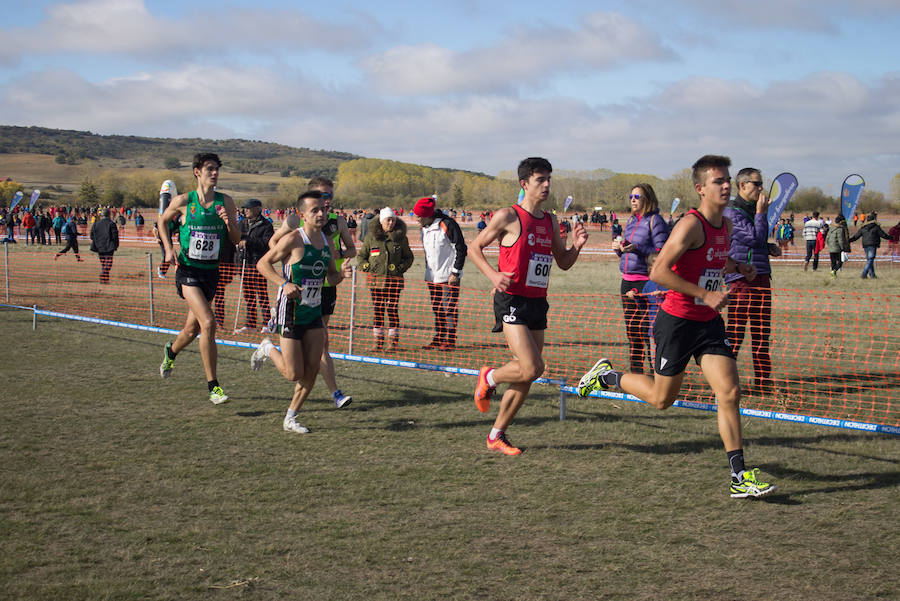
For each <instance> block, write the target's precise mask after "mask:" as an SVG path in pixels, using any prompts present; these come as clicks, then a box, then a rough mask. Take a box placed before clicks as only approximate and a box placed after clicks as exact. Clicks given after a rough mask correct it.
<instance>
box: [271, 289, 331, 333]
mask: <svg viewBox="0 0 900 601" xmlns="http://www.w3.org/2000/svg"><path fill="white" fill-rule="evenodd" d="M323 290H324V289H323ZM324 327H325V322H323V321H322V318H321V317H316V318H315V319H314V320H312V321H310V322H309V323H300V324H297V323H286V324H284V325H283V326H281V336H282V337H283V338H291V339H293V340H303V337H304V336H306V333H307V332H308V331H309V330H317V329H319V328H324Z"/></svg>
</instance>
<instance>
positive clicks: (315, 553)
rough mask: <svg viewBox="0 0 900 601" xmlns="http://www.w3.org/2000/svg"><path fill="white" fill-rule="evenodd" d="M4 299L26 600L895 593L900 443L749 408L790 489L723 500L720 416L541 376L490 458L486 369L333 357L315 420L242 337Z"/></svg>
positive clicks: (763, 457) (3, 570)
mask: <svg viewBox="0 0 900 601" xmlns="http://www.w3.org/2000/svg"><path fill="white" fill-rule="evenodd" d="M31 324H32V316H31V314H30V313H29V312H26V311H19V310H0V331H2V332H3V335H4V342H5V344H4V349H5V350H4V352H3V354H2V357H3V366H4V368H3V376H4V377H3V382H4V386H3V394H2V395H0V399H2V400H0V407H2V416H3V419H2V428H0V453H2V456H0V458H2V459H0V461H2V466H3V468H2V469H3V479H2V483H3V485H2V487H0V506H2V511H0V544H2V548H3V550H4V552H3V554H2V559H0V590H2V591H3V598H5V599H29V600H31V599H54V600H55V599H315V600H320V599H341V600H343V599H348V600H353V599H360V600H362V599H386V600H387V599H560V600H563V599H648V600H650V599H745V598H758V599H774V598H779V599H816V600H819V599H825V600H830V599H834V600H846V599H896V598H897V597H898V592H897V591H898V590H900V576H898V572H897V566H896V560H897V557H898V556H900V555H898V552H900V549H898V540H900V537H898V535H900V527H898V520H897V514H898V509H900V502H898V501H897V495H898V492H900V491H898V487H900V446H898V443H900V441H898V439H897V438H896V437H891V436H883V435H869V434H863V433H858V432H851V431H843V430H836V429H831V428H820V427H814V426H800V425H793V424H788V423H780V422H772V421H767V420H757V419H748V418H745V420H744V427H745V438H746V449H747V456H748V460H749V462H750V463H751V464H753V465H759V466H761V467H762V469H763V471H764V472H765V474H766V475H767V477H771V478H772V479H773V481H774V482H776V483H777V485H778V487H779V490H778V491H777V492H776V493H774V494H772V495H771V496H769V497H768V498H765V499H758V500H736V499H730V498H729V497H728V494H727V481H728V474H727V467H726V465H727V464H726V460H725V456H724V452H723V451H722V448H721V443H720V441H719V438H718V434H717V430H716V423H715V417H714V416H713V415H711V414H707V413H702V412H695V411H686V410H678V409H673V410H670V411H668V412H664V413H663V412H656V411H654V410H651V409H650V408H648V407H646V406H644V405H638V404H633V403H621V402H616V403H612V402H609V401H601V400H588V399H585V400H582V399H576V398H572V397H570V398H569V419H568V420H566V421H565V422H560V421H559V420H558V392H557V391H556V390H554V389H553V388H550V387H540V386H536V387H535V389H534V392H533V394H532V397H531V398H530V399H529V401H528V402H527V403H526V406H525V407H524V408H523V410H522V412H521V413H520V414H519V417H518V418H517V420H516V422H515V424H514V427H513V428H511V430H510V437H511V439H512V440H513V442H514V443H516V444H518V445H520V446H522V447H524V448H525V449H526V452H525V453H524V454H523V455H522V456H521V457H517V458H508V457H504V456H499V455H495V454H490V453H488V452H487V451H486V450H485V449H484V438H485V435H486V434H487V431H488V429H489V427H490V421H491V419H492V416H483V415H481V414H479V413H478V412H477V411H475V409H474V406H473V403H472V400H471V390H472V387H473V383H474V381H473V379H472V378H469V377H460V376H452V377H447V376H443V375H440V374H434V373H430V372H420V371H411V370H403V369H392V368H385V367H376V366H366V365H360V364H355V363H354V364H347V363H343V362H338V363H337V369H338V378H339V382H341V384H342V386H343V387H344V388H345V389H347V390H348V391H351V392H352V393H353V394H354V395H355V397H356V400H355V401H354V403H353V404H352V405H351V406H350V407H349V408H348V409H345V410H340V411H338V410H336V409H334V408H333V406H332V405H331V404H330V403H328V402H326V401H325V400H323V399H324V398H325V397H326V395H327V391H326V390H325V389H324V387H323V386H321V385H320V386H318V387H317V388H316V390H315V391H314V393H313V397H312V398H311V400H310V401H309V402H308V403H307V405H306V406H305V407H304V409H303V411H302V421H303V423H305V424H306V425H308V426H309V427H310V428H312V433H311V434H309V435H305V436H298V435H292V434H288V433H285V432H282V431H281V424H280V422H281V418H282V415H283V412H284V409H285V407H286V405H287V399H288V397H289V395H290V390H291V388H290V385H289V384H288V383H287V382H285V381H284V380H283V379H282V378H281V377H280V375H278V374H277V372H276V371H275V370H274V369H273V368H272V367H271V366H270V365H266V366H264V368H263V370H262V371H260V372H252V371H250V370H249V368H248V365H247V358H248V352H247V351H243V350H238V349H233V348H223V349H221V351H220V374H221V377H220V379H221V380H222V381H223V383H224V384H225V385H226V390H227V391H228V393H229V394H230V395H231V396H232V398H233V401H232V402H231V403H229V404H227V405H223V406H219V407H215V406H212V405H211V404H210V403H209V402H208V401H207V400H206V399H205V396H206V395H205V388H204V386H203V380H204V378H203V374H202V370H201V366H200V359H199V354H198V351H197V348H196V346H193V347H191V348H190V349H189V350H187V351H185V352H184V353H183V354H182V355H180V356H179V358H178V361H177V367H176V370H175V372H174V374H173V376H172V378H170V379H169V380H165V381H163V380H160V378H159V376H158V374H157V371H156V370H157V367H158V364H159V360H160V352H161V351H160V349H161V347H162V344H163V342H164V341H165V340H166V339H167V337H164V336H161V335H156V334H149V333H143V332H135V331H131V330H122V329H117V328H112V327H103V326H95V325H90V324H83V323H76V322H69V321H63V320H55V319H48V318H39V319H38V328H37V330H36V331H32V325H31Z"/></svg>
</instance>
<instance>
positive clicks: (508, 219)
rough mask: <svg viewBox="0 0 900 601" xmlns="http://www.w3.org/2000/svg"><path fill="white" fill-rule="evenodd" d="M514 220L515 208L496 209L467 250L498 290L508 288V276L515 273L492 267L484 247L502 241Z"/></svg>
mask: <svg viewBox="0 0 900 601" xmlns="http://www.w3.org/2000/svg"><path fill="white" fill-rule="evenodd" d="M516 221H517V217H516V214H515V209H513V208H512V207H510V208H507V209H501V210H500V211H497V212H496V213H494V217H493V218H492V219H491V220H490V222H488V225H487V227H486V228H484V229H483V230H481V233H480V234H478V235H477V236H476V237H475V239H474V240H473V241H472V244H471V245H469V249H468V251H467V254H468V256H469V258H470V259H472V262H473V263H475V267H477V268H478V269H480V270H481V273H483V274H484V275H486V276H487V278H488V280H490V281H491V284H492V285H493V286H494V289H496V290H499V291H500V292H504V291H505V290H506V289H507V288H509V285H510V283H512V280H511V279H510V276H512V275H515V274H512V273H501V272H499V271H497V270H496V269H494V268H493V266H491V264H490V263H488V261H487V259H486V258H485V256H484V249H485V248H486V247H488V246H490V245H491V244H493V243H494V242H496V241H497V240H501V241H502V238H503V236H505V235H506V234H508V233H511V232H510V227H511V225H512V224H513V223H514V222H516ZM557 235H559V234H557Z"/></svg>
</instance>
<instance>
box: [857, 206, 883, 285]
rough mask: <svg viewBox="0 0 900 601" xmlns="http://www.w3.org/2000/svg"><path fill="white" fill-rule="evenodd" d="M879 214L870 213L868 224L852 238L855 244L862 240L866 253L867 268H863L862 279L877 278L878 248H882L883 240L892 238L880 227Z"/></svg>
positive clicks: (867, 219)
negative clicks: (876, 256)
mask: <svg viewBox="0 0 900 601" xmlns="http://www.w3.org/2000/svg"><path fill="white" fill-rule="evenodd" d="M876 219H878V214H877V213H875V211H872V212H871V213H869V216H868V218H866V223H865V224H864V225H863V226H862V227H860V228H859V231H857V232H856V233H855V234H853V235H852V236H851V237H850V242H855V241H856V240H859V239H860V238H862V247H863V251H864V252H865V253H866V266H865V267H863V270H862V275H860V276H859V277H861V278H862V279H866V278H867V277H871V278H873V279H874V278H877V277H878V276H876V275H875V255H876V254H877V253H878V247H879V246H881V238H884V239H885V240H890V239H891V237H890V236H888V235H887V234H886V233H885V231H884V230H883V229H881V226H880V225H878V221H876Z"/></svg>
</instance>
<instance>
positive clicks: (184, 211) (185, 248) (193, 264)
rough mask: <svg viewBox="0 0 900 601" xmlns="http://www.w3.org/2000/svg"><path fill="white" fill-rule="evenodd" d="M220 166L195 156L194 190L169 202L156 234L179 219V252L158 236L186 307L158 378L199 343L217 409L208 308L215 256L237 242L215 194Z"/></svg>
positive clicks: (222, 197)
mask: <svg viewBox="0 0 900 601" xmlns="http://www.w3.org/2000/svg"><path fill="white" fill-rule="evenodd" d="M221 166H222V161H220V160H219V157H218V155H215V154H213V153H198V154H196V155H194V162H193V169H194V177H196V178H197V189H196V190H192V191H191V192H189V193H187V194H180V195H178V196H176V197H175V198H173V199H172V202H171V203H169V207H168V208H167V209H166V210H165V211H163V214H162V216H161V217H160V219H159V228H160V230H161V231H163V232H167V231H169V224H170V223H172V222H173V221H174V220H175V219H177V218H180V220H181V225H180V226H179V230H178V236H179V241H180V243H181V250H180V251H179V252H178V254H177V255H176V254H175V251H174V249H173V247H172V240H171V239H170V238H169V236H161V237H160V240H161V241H162V244H163V247H164V248H165V262H166V263H172V264H175V265H177V266H178V269H177V270H176V271H175V287H176V289H177V290H178V296H180V297H181V298H183V299H184V300H185V301H187V305H188V314H187V320H186V321H185V324H184V327H183V328H182V329H181V331H180V332H178V336H176V337H175V340H174V341H173V342H169V343H167V344H166V347H165V350H164V352H163V362H162V364H161V365H160V366H159V375H161V376H162V377H163V378H168V377H169V374H170V373H171V372H172V368H173V367H175V357H176V355H178V353H179V352H181V350H182V349H183V348H185V347H186V346H187V345H189V344H190V343H191V342H192V341H193V340H194V338H197V337H198V336H199V338H200V357H201V358H202V360H203V368H204V370H205V371H206V380H207V386H208V388H209V400H210V401H212V402H213V403H214V404H216V405H218V404H220V403H224V402H225V401H227V400H228V396H227V395H226V394H225V392H224V391H223V390H222V387H221V386H219V381H218V380H217V379H216V359H217V353H216V317H215V315H214V314H213V310H212V307H211V306H210V303H211V302H212V300H213V297H214V296H215V294H216V285H217V284H218V281H219V255H220V253H221V251H222V247H223V245H224V244H226V243H228V241H226V240H225V238H226V237H227V238H228V239H229V240H230V242H231V243H232V244H237V243H238V242H240V240H241V230H240V229H239V228H238V222H237V209H236V208H235V206H234V201H233V200H232V199H231V197H230V196H228V195H227V194H222V193H221V192H216V191H215V190H216V184H217V183H218V181H219V168H220V167H221Z"/></svg>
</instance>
